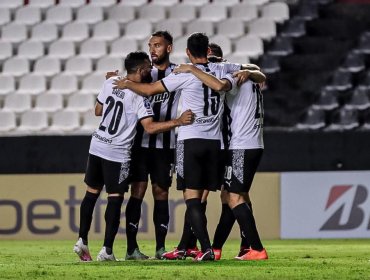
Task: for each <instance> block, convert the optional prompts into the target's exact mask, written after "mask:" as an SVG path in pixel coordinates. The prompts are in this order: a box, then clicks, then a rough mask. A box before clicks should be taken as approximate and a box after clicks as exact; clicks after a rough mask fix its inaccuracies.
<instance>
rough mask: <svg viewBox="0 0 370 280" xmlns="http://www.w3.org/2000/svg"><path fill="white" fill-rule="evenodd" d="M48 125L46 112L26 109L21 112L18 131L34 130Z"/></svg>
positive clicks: (42, 128)
mask: <svg viewBox="0 0 370 280" xmlns="http://www.w3.org/2000/svg"><path fill="white" fill-rule="evenodd" d="M47 127H48V115H47V113H46V112H40V111H28V112H25V113H23V114H22V116H21V119H20V125H19V126H18V127H17V131H18V132H26V133H27V132H30V133H32V132H36V131H40V130H44V129H46V128H47Z"/></svg>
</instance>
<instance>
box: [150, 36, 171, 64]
mask: <svg viewBox="0 0 370 280" xmlns="http://www.w3.org/2000/svg"><path fill="white" fill-rule="evenodd" d="M172 45H173V38H172V36H171V34H170V33H169V32H168V31H156V32H154V33H153V34H152V36H151V37H150V39H149V42H148V46H149V53H150V57H151V58H152V62H153V64H155V65H156V64H157V65H160V64H162V63H165V62H168V61H169V57H170V52H171V51H172Z"/></svg>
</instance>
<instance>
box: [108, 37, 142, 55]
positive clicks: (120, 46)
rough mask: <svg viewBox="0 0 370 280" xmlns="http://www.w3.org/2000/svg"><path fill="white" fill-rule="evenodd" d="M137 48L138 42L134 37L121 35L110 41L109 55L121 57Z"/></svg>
mask: <svg viewBox="0 0 370 280" xmlns="http://www.w3.org/2000/svg"><path fill="white" fill-rule="evenodd" d="M137 49H138V43H137V41H136V40H135V39H131V38H127V37H122V38H119V39H118V40H115V41H113V42H112V44H111V47H110V53H109V56H113V57H120V58H123V57H125V56H126V55H127V54H129V53H130V52H132V51H133V50H137Z"/></svg>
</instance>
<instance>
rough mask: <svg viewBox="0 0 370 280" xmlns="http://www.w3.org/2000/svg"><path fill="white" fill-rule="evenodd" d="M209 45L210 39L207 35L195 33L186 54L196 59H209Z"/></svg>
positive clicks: (188, 44)
mask: <svg viewBox="0 0 370 280" xmlns="http://www.w3.org/2000/svg"><path fill="white" fill-rule="evenodd" d="M208 44H209V39H208V36H207V35H206V34H204V33H199V32H197V33H193V34H191V35H190V36H189V38H188V41H187V49H186V54H187V55H188V56H189V57H190V55H191V56H192V57H194V58H207V54H208ZM189 54H190V55H189Z"/></svg>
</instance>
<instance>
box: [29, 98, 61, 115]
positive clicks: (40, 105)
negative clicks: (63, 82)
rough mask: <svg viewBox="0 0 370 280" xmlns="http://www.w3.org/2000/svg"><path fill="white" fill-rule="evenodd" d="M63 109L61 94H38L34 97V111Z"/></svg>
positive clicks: (49, 111) (50, 111)
mask: <svg viewBox="0 0 370 280" xmlns="http://www.w3.org/2000/svg"><path fill="white" fill-rule="evenodd" d="M61 109H63V96H62V95H61V94H40V95H39V96H37V97H36V104H35V107H34V108H33V110H34V111H42V112H48V113H52V112H56V111H58V110H61Z"/></svg>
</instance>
